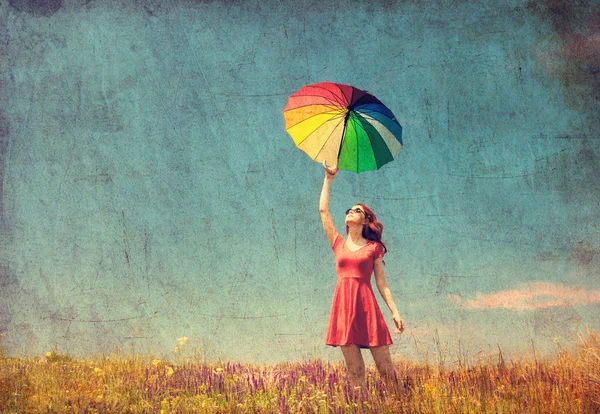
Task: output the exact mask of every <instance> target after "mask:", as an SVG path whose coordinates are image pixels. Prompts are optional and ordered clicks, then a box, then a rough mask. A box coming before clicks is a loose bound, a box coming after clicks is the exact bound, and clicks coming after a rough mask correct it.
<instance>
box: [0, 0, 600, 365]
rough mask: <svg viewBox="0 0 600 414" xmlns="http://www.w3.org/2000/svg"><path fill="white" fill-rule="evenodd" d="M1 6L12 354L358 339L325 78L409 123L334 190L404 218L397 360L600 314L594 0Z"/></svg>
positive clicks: (3, 270) (599, 18) (228, 349)
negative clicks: (344, 278)
mask: <svg viewBox="0 0 600 414" xmlns="http://www.w3.org/2000/svg"><path fill="white" fill-rule="evenodd" d="M0 25H1V26H0V93H1V101H0V111H1V112H0V173H1V180H0V185H1V187H0V190H1V199H0V217H1V228H0V230H1V233H0V260H1V261H0V266H1V267H0V289H1V290H0V332H2V333H3V334H4V335H3V337H2V338H3V348H4V350H5V352H8V353H11V354H41V353H43V352H45V351H48V350H51V349H52V348H53V347H54V346H55V345H56V346H57V348H58V350H59V351H61V352H69V353H72V354H75V355H78V356H82V355H86V354H94V353H97V352H102V351H104V352H110V351H112V350H114V349H115V347H116V346H119V347H120V348H122V349H125V350H130V349H135V350H136V351H137V352H144V353H145V352H147V351H148V350H152V351H153V352H156V353H165V354H167V355H173V354H174V350H173V349H174V346H175V345H176V343H177V338H179V337H182V336H187V337H189V340H188V343H187V344H186V346H188V347H189V348H196V347H197V348H199V349H201V350H202V351H203V352H204V355H205V356H206V357H207V358H209V359H214V358H219V357H221V358H225V359H232V360H237V361H249V362H277V361H283V360H295V359H298V358H311V357H320V358H325V359H337V358H340V357H341V352H340V351H339V350H338V349H334V348H329V347H326V346H325V345H324V335H325V329H326V326H327V318H328V315H329V307H330V304H331V296H332V293H333V288H334V284H335V265H334V261H333V255H332V253H331V250H330V248H329V245H328V243H327V240H326V238H325V236H324V233H323V231H322V227H321V222H320V218H319V214H318V199H319V193H320V190H321V185H322V180H323V170H322V168H321V167H320V166H319V165H318V164H316V163H314V162H312V161H311V160H310V159H309V158H308V157H307V156H306V155H305V154H304V153H302V152H301V151H299V150H298V149H296V148H295V147H294V145H293V142H292V140H291V138H290V137H289V136H288V135H287V134H286V132H285V130H284V123H283V116H282V114H281V110H282V109H283V106H284V105H285V102H286V100H287V96H288V95H289V94H291V93H293V92H294V91H296V90H297V89H299V88H300V87H301V86H303V85H305V84H309V83H315V82H320V81H333V82H340V83H347V84H352V85H355V86H357V87H359V88H361V89H366V90H369V91H370V92H372V93H374V94H375V95H376V96H377V97H379V98H380V99H381V100H382V101H383V102H384V103H385V104H387V105H388V106H389V107H390V108H391V109H392V111H394V113H395V114H396V116H397V118H398V119H399V121H400V123H401V124H402V125H403V127H404V140H405V148H404V149H403V150H402V151H401V152H400V154H399V158H398V159H397V160H395V161H394V162H393V163H391V164H388V165H386V166H385V167H384V168H382V169H381V170H380V171H376V172H367V173H363V174H360V175H356V174H353V173H349V172H345V171H342V172H341V173H340V174H339V175H338V178H337V179H336V180H335V181H334V183H333V187H332V194H331V196H332V200H331V203H330V208H331V212H332V215H333V217H334V220H335V222H336V225H337V226H338V231H343V219H344V216H343V211H344V210H345V209H346V208H348V207H349V206H351V205H352V204H353V203H355V202H357V201H362V202H365V203H366V204H368V205H370V206H371V207H372V208H373V209H374V210H375V211H376V213H377V214H378V215H379V217H380V218H381V220H382V222H383V223H384V225H385V231H384V240H385V241H387V243H388V247H389V252H388V255H387V256H386V262H387V266H386V274H387V278H388V282H389V284H390V286H391V288H392V291H393V293H394V295H395V300H396V303H397V304H398V307H399V309H400V312H401V314H402V315H403V317H404V319H405V321H406V324H407V329H406V331H405V333H404V334H403V335H402V336H396V335H394V336H393V337H394V339H395V344H394V345H393V346H392V352H393V355H394V356H410V357H414V358H419V357H423V356H424V353H425V350H427V349H429V352H430V357H431V356H432V355H433V351H434V350H435V349H436V347H438V346H439V347H442V348H443V347H444V346H445V344H448V350H449V351H450V353H451V354H452V356H450V357H449V359H450V360H454V359H456V352H462V353H464V354H465V355H470V356H474V355H477V353H478V352H479V351H484V352H493V351H497V346H498V345H499V346H500V347H501V348H502V349H503V351H504V352H505V353H506V354H508V353H512V354H515V353H516V354H519V353H523V352H527V351H528V350H530V349H531V348H532V341H533V344H535V346H536V347H537V349H539V350H541V351H543V352H545V353H548V354H550V353H552V352H554V351H555V350H556V344H555V343H554V340H555V338H558V340H559V341H560V342H561V343H569V342H571V338H572V333H573V331H574V330H575V329H576V328H577V324H578V323H579V324H580V329H581V328H582V327H585V324H588V325H589V326H590V327H591V328H595V329H598V328H599V327H600V324H599V323H598V319H599V318H598V316H599V313H600V312H599V311H600V251H599V249H600V234H599V230H600V225H599V222H600V140H599V138H600V134H599V133H600V116H598V114H599V113H600V112H599V109H600V103H599V99H600V88H599V86H600V80H599V76H600V75H599V71H600V51H599V49H600V7H599V6H598V3H597V2H592V1H589V2H585V1H559V0H546V1H539V2H534V1H530V2H526V1H502V2H498V1H496V0H481V1H477V2H463V1H459V0H455V1H452V0H448V1H418V0H415V1H403V2H400V1H399V2H394V1H389V0H388V1H380V2H373V3H372V4H367V2H362V1H356V0H351V1H321V0H305V1H296V2H285V1H281V2H273V1H271V2H269V1H208V0H207V1H191V0H173V1H158V0H154V1H150V0H148V1H144V0H138V1H106V2H103V1H94V0H88V1H69V0H64V1H63V0H55V1H49V0H46V1H32V0H10V1H7V0H0ZM377 295H378V294H377ZM378 298H379V303H380V305H381V307H382V309H383V311H384V314H385V316H386V319H387V321H388V323H389V324H391V323H392V320H391V318H390V313H389V311H388V310H387V308H386V306H385V303H384V302H383V301H382V300H381V298H380V297H379V295H378ZM458 343H460V351H457V347H458ZM438 344H439V345H438ZM368 362H369V360H368Z"/></svg>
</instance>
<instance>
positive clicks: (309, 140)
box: [283, 82, 402, 172]
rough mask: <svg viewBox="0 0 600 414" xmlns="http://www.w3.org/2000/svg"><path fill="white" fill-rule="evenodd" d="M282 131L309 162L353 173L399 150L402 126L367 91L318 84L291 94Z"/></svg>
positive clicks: (380, 163)
mask: <svg viewBox="0 0 600 414" xmlns="http://www.w3.org/2000/svg"><path fill="white" fill-rule="evenodd" d="M283 115H284V118H285V124H286V130H287V132H288V133H289V134H290V135H291V137H292V139H293V140H294V143H295V144H296V146H297V147H298V148H300V149H301V150H302V151H304V152H305V153H306V154H308V155H309V156H310V157H311V158H312V159H313V160H315V161H317V162H322V161H323V160H325V161H326V162H327V163H328V164H330V165H331V164H333V162H334V160H337V163H338V166H339V169H341V170H348V171H354V172H361V171H368V170H377V169H379V168H381V167H382V166H383V165H385V164H386V163H388V162H390V161H392V160H393V159H394V156H395V155H396V154H397V153H398V151H399V150H400V149H401V148H402V127H401V126H400V124H399V123H398V121H397V120H396V117H395V116H394V114H393V113H392V112H391V111H390V110H389V109H388V108H387V107H386V106H385V105H383V104H382V103H381V102H380V101H379V100H378V99H377V98H375V97H374V96H373V95H371V94H370V93H368V92H365V91H363V90H360V89H358V88H355V87H353V86H349V85H342V84H336V83H331V82H322V83H318V84H314V85H308V86H305V87H303V88H302V89H300V90H299V91H298V92H296V93H294V94H293V95H291V96H290V97H289V99H288V102H287V104H286V106H285V108H284V110H283Z"/></svg>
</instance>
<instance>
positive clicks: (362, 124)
mask: <svg viewBox="0 0 600 414" xmlns="http://www.w3.org/2000/svg"><path fill="white" fill-rule="evenodd" d="M356 117H357V118H358V121H359V122H360V124H361V126H362V128H363V129H364V130H365V133H366V135H367V137H368V138H369V142H371V147H372V146H373V142H372V141H371V136H370V135H369V134H368V133H367V130H366V128H365V127H364V126H365V124H367V123H368V122H367V120H366V119H364V118H363V117H362V116H360V115H357V116H356ZM363 120H364V122H363ZM384 127H385V125H384ZM371 128H373V129H375V128H374V127H372V126H371ZM375 132H376V133H377V135H379V137H380V138H381V140H382V141H383V142H384V145H385V140H384V139H383V137H382V136H381V134H380V133H379V131H377V130H376V129H375ZM390 132H391V131H390ZM385 149H386V150H387V152H388V153H389V154H390V156H391V157H392V158H394V156H393V155H392V153H391V152H390V149H389V148H388V146H387V145H385ZM373 157H374V158H375V165H377V168H379V167H381V165H379V162H377V156H376V155H375V151H373ZM382 165H383V164H382Z"/></svg>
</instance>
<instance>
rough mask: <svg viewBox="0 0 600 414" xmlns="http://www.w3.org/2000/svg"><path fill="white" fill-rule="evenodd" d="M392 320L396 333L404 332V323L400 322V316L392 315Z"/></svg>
mask: <svg viewBox="0 0 600 414" xmlns="http://www.w3.org/2000/svg"><path fill="white" fill-rule="evenodd" d="M393 318H394V324H395V325H396V333H397V334H399V333H402V332H403V331H404V321H403V320H402V318H401V317H400V314H398V313H397V314H395V315H393Z"/></svg>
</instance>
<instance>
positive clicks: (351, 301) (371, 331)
mask: <svg viewBox="0 0 600 414" xmlns="http://www.w3.org/2000/svg"><path fill="white" fill-rule="evenodd" d="M323 168H324V169H325V181H324V182H323V189H322V191H321V199H320V203H319V212H320V214H321V220H322V221H323V228H324V229H325V234H326V235H327V239H328V240H329V243H330V244H331V248H332V249H333V251H334V255H335V258H336V273H337V284H336V287H335V292H334V296H333V301H332V306H331V315H330V318H329V326H328V328H327V335H326V340H325V342H326V344H327V345H331V346H339V347H341V349H342V353H343V354H344V359H345V360H346V366H347V367H348V373H349V377H350V383H351V385H352V386H354V387H360V388H361V389H362V390H363V391H366V383H365V363H364V360H363V358H362V354H361V351H360V349H361V348H369V349H370V350H371V353H372V355H373V359H374V360H375V364H376V366H377V370H378V371H379V373H380V374H381V376H382V377H384V378H385V379H386V380H387V381H388V382H389V381H390V380H395V379H396V373H395V370H394V365H393V364H392V358H391V356H390V349H389V345H390V344H391V343H392V339H391V337H390V333H389V330H388V328H387V325H386V323H385V320H384V318H383V315H382V314H381V310H380V309H379V306H378V305H377V300H376V299H375V294H374V293H373V289H372V288H371V274H372V273H373V271H374V272H375V280H376V284H377V289H378V290H379V293H380V294H381V296H382V297H383V299H384V300H385V303H386V304H387V305H388V307H389V308H390V311H391V312H392V317H393V318H394V324H395V325H396V331H395V332H396V333H401V332H402V331H404V322H403V321H402V318H401V317H400V314H399V313H398V309H397V308H396V304H395V303H394V299H393V298H392V293H391V292H390V288H389V287H388V284H387V282H386V280H385V275H384V272H383V255H384V254H385V252H386V251H387V249H386V247H385V246H384V245H383V243H382V242H381V233H382V231H383V225H382V224H381V223H380V222H379V221H378V220H377V217H376V216H375V214H374V213H373V211H371V209H369V208H368V207H367V206H365V205H364V204H360V203H358V204H355V205H354V206H352V208H351V209H349V210H348V211H347V212H346V234H347V235H348V238H347V239H346V240H344V238H343V237H342V236H341V235H340V234H339V233H338V232H337V231H336V230H335V226H334V224H333V220H332V219H331V215H330V214H329V189H330V187H331V181H332V180H333V179H334V178H335V176H336V175H337V172H338V168H337V165H335V166H334V167H332V168H331V167H328V166H327V165H326V163H325V161H323Z"/></svg>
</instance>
